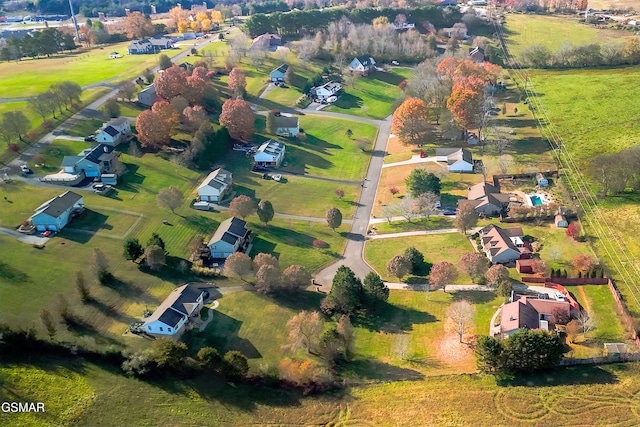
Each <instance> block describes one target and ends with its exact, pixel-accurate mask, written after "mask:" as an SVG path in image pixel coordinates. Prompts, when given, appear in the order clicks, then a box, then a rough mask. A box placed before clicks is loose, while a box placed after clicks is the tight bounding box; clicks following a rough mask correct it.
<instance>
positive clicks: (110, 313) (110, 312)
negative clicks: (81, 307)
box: [87, 297, 137, 325]
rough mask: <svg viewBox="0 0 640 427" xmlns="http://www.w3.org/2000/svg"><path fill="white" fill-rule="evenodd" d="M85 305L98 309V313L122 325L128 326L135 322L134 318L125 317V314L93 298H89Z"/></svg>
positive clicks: (113, 306)
mask: <svg viewBox="0 0 640 427" xmlns="http://www.w3.org/2000/svg"><path fill="white" fill-rule="evenodd" d="M87 304H89V305H90V306H92V307H95V308H96V309H98V311H100V313H102V314H104V315H105V316H107V317H110V318H112V319H115V320H117V321H118V322H121V323H124V324H125V325H129V324H131V323H133V322H135V321H136V320H137V319H135V318H134V317H131V316H127V315H126V314H123V313H122V312H120V311H118V309H117V308H116V306H115V305H107V304H105V303H103V302H102V301H99V300H97V299H95V298H93V297H90V298H89V300H88V301H87Z"/></svg>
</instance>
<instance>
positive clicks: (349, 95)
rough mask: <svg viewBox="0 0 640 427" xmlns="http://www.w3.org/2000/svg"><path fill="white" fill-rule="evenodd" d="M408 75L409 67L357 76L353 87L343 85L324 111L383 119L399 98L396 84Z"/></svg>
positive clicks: (398, 89)
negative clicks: (334, 99)
mask: <svg viewBox="0 0 640 427" xmlns="http://www.w3.org/2000/svg"><path fill="white" fill-rule="evenodd" d="M408 75H409V69H406V68H394V69H392V70H390V71H388V72H381V71H376V72H374V73H372V74H370V75H369V76H367V77H362V78H359V79H358V80H357V81H356V83H355V85H354V87H343V92H344V93H342V94H341V95H340V96H339V97H338V101H336V102H335V103H334V104H333V105H331V106H330V107H328V108H326V109H325V110H326V111H335V112H337V113H346V114H352V115H355V116H362V117H371V118H374V119H384V118H385V117H387V116H388V115H390V114H391V113H393V110H394V109H395V105H396V103H399V102H398V101H399V100H401V97H402V90H400V88H398V85H399V84H400V83H401V82H402V81H403V80H405V79H406V78H407V77H408Z"/></svg>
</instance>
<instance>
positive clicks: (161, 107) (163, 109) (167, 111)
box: [151, 101, 180, 136]
mask: <svg viewBox="0 0 640 427" xmlns="http://www.w3.org/2000/svg"><path fill="white" fill-rule="evenodd" d="M151 111H153V112H154V113H156V114H158V116H159V117H160V120H162V126H163V127H164V131H165V132H166V133H167V134H168V135H169V136H173V135H175V134H176V132H177V128H178V124H179V123H180V113H179V112H178V110H176V107H174V106H173V105H171V104H169V103H168V102H167V101H156V102H155V103H154V104H153V106H152V107H151Z"/></svg>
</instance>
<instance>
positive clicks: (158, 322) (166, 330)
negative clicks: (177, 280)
mask: <svg viewBox="0 0 640 427" xmlns="http://www.w3.org/2000/svg"><path fill="white" fill-rule="evenodd" d="M203 305H204V291H202V290H201V289H198V288H196V287H194V286H192V285H183V286H180V287H179V288H176V289H174V290H173V291H171V293H170V294H169V296H168V297H167V298H166V299H165V300H164V301H163V302H162V304H160V305H159V306H158V308H157V309H156V311H154V312H153V314H152V315H151V316H149V317H147V318H146V319H145V321H144V330H145V332H147V333H148V334H152V335H156V336H164V337H170V338H178V337H179V336H180V334H182V332H183V331H184V329H185V326H186V325H187V324H188V323H189V321H190V320H191V319H194V318H196V317H198V316H199V315H200V310H201V309H202V306H203Z"/></svg>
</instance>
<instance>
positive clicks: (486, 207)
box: [458, 181, 509, 215]
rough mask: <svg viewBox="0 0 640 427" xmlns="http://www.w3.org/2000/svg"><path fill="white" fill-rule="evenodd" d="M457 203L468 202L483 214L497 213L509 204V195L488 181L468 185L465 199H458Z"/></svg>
mask: <svg viewBox="0 0 640 427" xmlns="http://www.w3.org/2000/svg"><path fill="white" fill-rule="evenodd" d="M458 204H459V205H460V204H470V205H472V206H473V208H474V209H475V210H476V212H478V214H483V215H497V214H499V213H500V212H502V210H503V209H504V208H505V207H506V206H507V205H508V204H509V195H508V194H502V193H500V189H499V188H498V187H496V186H493V185H491V184H489V183H488V182H484V181H483V182H481V183H479V184H476V185H473V186H471V187H469V190H468V191H467V200H460V201H458Z"/></svg>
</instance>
